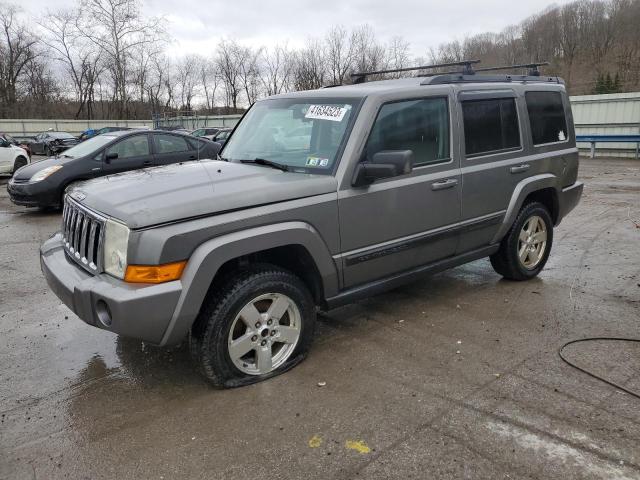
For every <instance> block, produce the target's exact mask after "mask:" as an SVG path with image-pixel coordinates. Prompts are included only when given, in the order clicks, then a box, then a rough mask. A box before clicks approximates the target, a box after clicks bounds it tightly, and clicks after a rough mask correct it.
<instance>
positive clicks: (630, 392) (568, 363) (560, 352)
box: [558, 337, 640, 399]
mask: <svg viewBox="0 0 640 480" xmlns="http://www.w3.org/2000/svg"><path fill="white" fill-rule="evenodd" d="M596 340H613V341H618V342H636V343H640V339H637V338H623V337H589V338H580V339H578V340H571V341H570V342H567V343H565V344H564V345H562V347H560V349H559V350H558V355H559V356H560V358H561V359H562V360H563V361H564V362H565V363H566V364H567V365H569V366H571V367H573V368H575V369H576V370H580V371H581V372H582V373H586V374H587V375H589V376H590V377H593V378H595V379H598V380H600V381H601V382H604V383H606V384H608V385H611V386H612V387H614V388H617V389H618V390H622V391H623V392H625V393H628V394H629V395H631V396H633V397H636V398H639V399H640V393H637V392H634V391H632V390H629V389H627V388H625V387H623V386H622V385H619V384H617V383H615V382H610V381H609V380H607V379H605V378H603V377H601V376H599V375H596V374H595V373H592V372H590V371H589V370H587V369H585V368H582V367H579V366H578V365H576V364H575V363H572V362H570V361H569V360H567V359H566V358H565V357H564V355H563V354H562V351H563V350H564V349H565V347H568V346H569V345H573V344H574V343H581V342H592V341H596Z"/></svg>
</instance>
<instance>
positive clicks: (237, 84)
mask: <svg viewBox="0 0 640 480" xmlns="http://www.w3.org/2000/svg"><path fill="white" fill-rule="evenodd" d="M240 49H241V47H240V46H239V45H238V44H237V43H236V42H234V41H228V40H222V41H221V42H220V43H219V44H218V53H217V56H216V64H217V67H218V71H219V72H220V75H221V76H222V81H223V83H224V91H225V95H226V105H227V106H232V107H233V108H234V110H235V109H236V108H238V97H239V95H240V92H241V90H242V81H241V72H242V67H241V65H240V60H241V56H242V54H241V52H240Z"/></svg>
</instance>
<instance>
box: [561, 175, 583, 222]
mask: <svg viewBox="0 0 640 480" xmlns="http://www.w3.org/2000/svg"><path fill="white" fill-rule="evenodd" d="M583 188H584V184H583V183H582V182H576V183H574V184H573V185H570V186H568V187H566V188H563V189H562V190H561V191H560V194H559V195H558V207H559V208H558V222H559V221H560V220H562V219H563V218H564V217H565V216H566V215H567V214H568V213H569V212H570V211H571V210H573V209H574V208H575V207H576V205H578V202H579V201H580V198H581V197H582V190H583Z"/></svg>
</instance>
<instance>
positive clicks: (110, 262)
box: [104, 220, 129, 278]
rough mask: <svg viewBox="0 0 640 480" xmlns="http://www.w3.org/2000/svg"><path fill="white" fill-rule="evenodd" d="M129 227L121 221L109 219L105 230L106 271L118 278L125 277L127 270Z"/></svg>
mask: <svg viewBox="0 0 640 480" xmlns="http://www.w3.org/2000/svg"><path fill="white" fill-rule="evenodd" d="M128 245H129V229H128V228H127V227H126V226H125V225H123V224H122V223H119V222H114V221H113V220H107V223H106V228H105V232H104V271H105V272H107V273H108V274H110V275H113V276H114V277H117V278H124V274H125V272H126V270H127V246H128Z"/></svg>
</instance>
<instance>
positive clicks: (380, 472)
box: [0, 159, 640, 480]
mask: <svg viewBox="0 0 640 480" xmlns="http://www.w3.org/2000/svg"><path fill="white" fill-rule="evenodd" d="M580 177H581V179H582V180H583V181H584V182H585V191H584V197H583V200H582V202H581V203H580V204H579V206H578V207H577V209H576V210H574V212H573V213H571V214H570V215H569V216H568V217H567V218H566V219H565V220H564V221H563V222H562V224H561V225H560V226H559V227H558V228H557V230H556V232H555V240H554V245H553V250H552V254H551V258H550V260H549V262H548V264H547V267H546V268H545V270H544V271H543V272H542V274H541V275H540V277H539V278H537V279H535V280H532V281H529V282H525V283H516V282H509V281H505V280H502V279H501V278H500V277H499V276H498V275H496V274H495V273H494V272H493V270H492V268H491V265H490V264H489V262H488V260H480V261H477V262H473V263H471V264H468V265H465V266H462V267H459V268H456V269H453V270H450V271H447V272H444V273H441V274H438V275H435V276H432V277H429V278H426V279H424V280H421V281H419V282H417V283H414V284H412V285H409V286H406V287H403V288H400V289H397V290H394V291H392V292H389V293H386V294H383V295H378V296H375V297H372V298H369V299H367V300H364V301H361V302H358V303H356V304H353V305H349V306H347V307H344V308H341V309H338V310H334V311H331V312H328V313H325V314H322V315H321V316H320V319H319V329H318V332H317V337H316V341H315V344H314V346H313V348H312V350H311V353H310V355H309V357H308V358H307V359H306V360H305V361H304V362H303V363H302V364H300V365H299V366H297V367H296V368H295V369H293V370H292V371H290V372H288V373H286V374H285V375H281V376H279V377H276V378H274V379H272V380H269V381H267V382H264V383H261V384H257V385H253V386H249V387H243V388H238V389H234V390H225V391H221V390H214V389H212V388H210V387H209V386H208V385H207V384H206V383H205V382H204V381H203V380H202V379H201V378H200V377H199V376H198V375H197V374H196V373H194V371H193V370H192V368H191V365H190V361H189V356H188V352H187V350H186V348H185V345H182V346H180V347H174V348H155V347H152V346H149V345H145V344H143V343H141V342H139V341H135V340H128V339H123V338H119V337H117V336H116V335H114V334H111V333H109V332H106V331H102V330H98V329H95V328H92V327H90V326H87V325H85V324H84V323H82V322H81V321H80V320H79V319H78V318H77V317H75V315H74V314H73V313H71V311H70V310H69V309H67V307H65V306H64V305H62V304H61V302H60V301H59V300H58V298H57V297H56V296H55V295H54V294H53V293H52V292H51V291H50V290H49V289H48V287H47V285H46V283H45V281H44V278H43V277H42V274H41V272H40V265H39V257H38V248H39V246H40V244H41V243H42V242H43V241H44V240H45V239H46V238H47V237H49V236H50V235H51V234H52V233H53V232H55V231H56V230H57V229H58V228H59V224H60V214H59V213H57V212H41V211H37V210H30V209H25V208H22V207H17V206H15V205H12V204H11V203H10V201H9V199H8V196H7V193H6V187H5V185H6V182H7V178H2V179H0V269H1V270H0V272H1V273H0V338H1V339H2V341H0V367H1V368H0V416H1V417H0V478H2V479H34V478H35V479H57V478H73V479H75V478H78V479H102V478H118V479H174V478H189V479H225V480H231V479H243V480H244V479H249V478H250V479H259V478H268V479H271V480H275V479H287V480H291V479H328V478H340V479H342V478H349V479H357V478H361V479H378V478H380V479H382V478H402V479H407V478H420V479H462V478H468V479H492V480H495V479H507V478H509V479H514V478H517V479H526V478H535V479H555V478H562V479H566V480H568V479H612V478H616V479H632V478H633V479H640V447H639V445H640V400H639V399H637V398H634V397H632V396H630V395H628V394H626V393H622V392H620V391H618V390H616V389H615V388H613V387H611V386H609V385H607V384H605V383H603V382H600V381H598V380H596V379H594V378H591V377H588V376H586V375H585V374H583V373H581V372H579V371H577V370H575V369H572V368H571V367H569V366H568V365H566V364H564V363H563V362H562V361H561V360H560V358H559V357H558V353H557V351H558V348H559V347H560V346H561V345H562V344H564V343H565V342H567V341H569V340H573V339H577V338H584V337H592V336H607V337H628V338H640V228H638V225H637V224H638V223H640V162H638V161H634V160H621V159H596V160H583V161H582V164H581V170H580ZM566 355H567V357H569V358H571V359H572V361H575V362H576V363H579V364H580V365H582V366H585V367H587V368H589V369H591V370H593V371H595V372H596V373H598V374H600V375H602V376H604V377H606V378H607V379H609V380H611V381H614V382H618V383H621V384H624V385H625V386H626V387H627V388H629V389H633V390H636V391H640V344H638V343H630V342H612V341H599V342H591V343H589V344H577V345H572V346H570V347H569V348H567V350H566Z"/></svg>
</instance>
